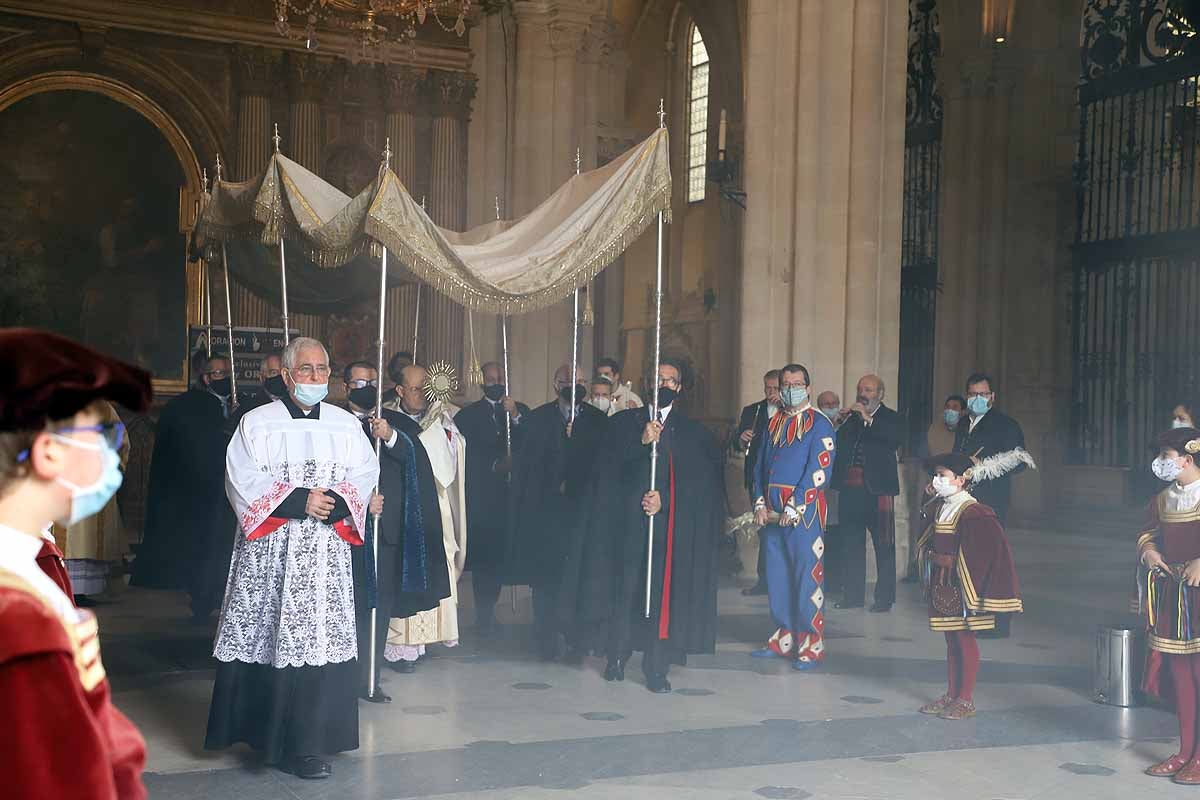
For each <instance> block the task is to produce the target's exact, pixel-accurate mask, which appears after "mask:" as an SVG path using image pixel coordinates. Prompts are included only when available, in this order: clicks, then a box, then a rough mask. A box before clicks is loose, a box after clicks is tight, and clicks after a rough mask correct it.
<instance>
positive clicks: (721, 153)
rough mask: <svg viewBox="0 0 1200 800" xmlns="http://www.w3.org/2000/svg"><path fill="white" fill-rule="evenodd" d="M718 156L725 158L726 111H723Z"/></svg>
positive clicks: (718, 138)
mask: <svg viewBox="0 0 1200 800" xmlns="http://www.w3.org/2000/svg"><path fill="white" fill-rule="evenodd" d="M717 156H718V157H719V158H721V159H722V160H723V159H724V158H725V109H723V108H722V109H721V127H720V130H719V132H718V133H717Z"/></svg>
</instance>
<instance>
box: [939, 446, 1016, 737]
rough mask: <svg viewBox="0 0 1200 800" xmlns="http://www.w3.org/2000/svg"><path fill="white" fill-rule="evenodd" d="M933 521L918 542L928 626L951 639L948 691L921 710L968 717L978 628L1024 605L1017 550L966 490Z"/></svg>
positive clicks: (942, 505) (947, 502)
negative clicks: (1016, 564) (1014, 554)
mask: <svg viewBox="0 0 1200 800" xmlns="http://www.w3.org/2000/svg"><path fill="white" fill-rule="evenodd" d="M968 463H969V462H968ZM951 469H953V468H952V467H951ZM953 471H954V472H956V473H957V474H962V470H961V469H954V470H953ZM933 519H934V522H933V524H932V525H930V526H929V527H928V528H927V529H926V531H925V533H924V534H923V535H922V536H921V539H920V540H919V541H918V543H917V547H918V552H919V553H920V555H919V559H920V561H919V563H920V565H921V576H922V582H923V584H924V586H925V593H926V596H927V597H928V599H929V627H930V628H931V629H932V630H935V631H942V632H943V633H944V634H945V636H946V671H947V675H948V681H947V683H948V688H947V690H946V694H945V695H943V696H942V697H941V699H939V700H935V701H934V702H932V703H930V704H928V705H926V706H925V707H923V708H922V709H921V712H922V713H925V714H937V715H939V716H941V717H942V718H943V719H963V718H964V717H968V716H971V715H973V714H974V713H975V704H974V692H975V680H976V677H977V676H978V675H979V661H980V655H979V643H978V641H976V639H975V632H976V631H985V630H992V629H994V628H995V627H996V614H998V613H1002V614H1015V613H1019V612H1021V611H1022V610H1023V609H1022V607H1021V598H1020V589H1019V588H1018V585H1017V573H1016V570H1015V569H1014V568H1013V560H1012V552H1011V551H1010V550H1009V547H1008V540H1007V539H1005V538H1004V529H1003V528H1002V527H1001V525H1000V520H999V519H997V518H996V512H995V511H993V510H992V509H991V508H989V507H988V506H986V505H984V504H983V503H980V502H978V501H977V500H976V499H975V498H974V497H972V496H971V495H970V493H968V492H967V491H965V490H964V491H959V492H957V493H956V494H953V495H951V496H949V497H947V498H945V499H944V500H943V501H942V502H941V503H940V504H939V505H938V506H937V509H936V511H935V512H934V515H933Z"/></svg>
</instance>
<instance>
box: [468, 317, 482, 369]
mask: <svg viewBox="0 0 1200 800" xmlns="http://www.w3.org/2000/svg"><path fill="white" fill-rule="evenodd" d="M467 332H468V334H469V335H470V337H471V363H470V364H469V365H468V366H467V383H469V384H470V385H472V386H483V368H482V367H481V366H480V365H479V354H478V353H477V352H476V350H475V316H474V315H473V314H472V313H471V312H470V311H468V312H467Z"/></svg>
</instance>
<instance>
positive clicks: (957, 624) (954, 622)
mask: <svg viewBox="0 0 1200 800" xmlns="http://www.w3.org/2000/svg"><path fill="white" fill-rule="evenodd" d="M995 627H996V617H995V616H993V615H992V614H968V615H967V616H965V617H930V618H929V629H930V630H933V631H990V630H994V629H995Z"/></svg>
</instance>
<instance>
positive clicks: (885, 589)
mask: <svg viewBox="0 0 1200 800" xmlns="http://www.w3.org/2000/svg"><path fill="white" fill-rule="evenodd" d="M838 515H839V516H838V540H839V541H838V547H837V548H836V549H837V553H838V556H839V558H840V559H841V561H842V587H843V590H842V602H843V603H847V604H851V605H859V604H862V603H863V602H864V600H865V598H866V594H867V531H870V532H871V543H872V544H873V545H874V546H875V571H876V572H877V573H878V575H879V579H878V580H877V581H876V583H875V605H880V606H890V605H893V604H894V603H895V602H896V540H895V534H894V532H893V531H884V530H880V527H879V498H878V497H876V496H875V495H873V494H870V493H868V492H867V491H866V490H865V489H861V488H846V489H842V490H841V491H840V493H839V495H838ZM885 539H886V541H883V540H885Z"/></svg>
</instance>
